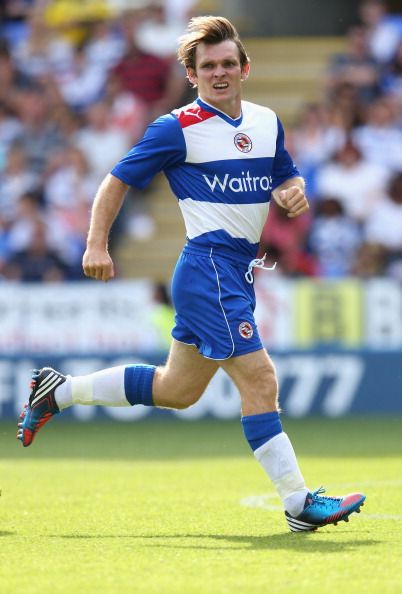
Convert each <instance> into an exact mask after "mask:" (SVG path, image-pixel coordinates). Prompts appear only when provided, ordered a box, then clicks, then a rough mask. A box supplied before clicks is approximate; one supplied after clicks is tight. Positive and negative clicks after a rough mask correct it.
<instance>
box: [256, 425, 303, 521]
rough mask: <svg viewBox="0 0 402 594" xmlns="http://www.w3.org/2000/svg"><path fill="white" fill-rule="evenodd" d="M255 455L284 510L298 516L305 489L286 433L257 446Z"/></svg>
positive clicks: (301, 509)
mask: <svg viewBox="0 0 402 594" xmlns="http://www.w3.org/2000/svg"><path fill="white" fill-rule="evenodd" d="M254 455H255V457H256V458H257V460H258V461H259V462H260V464H261V465H262V467H263V468H264V470H265V472H266V473H267V475H268V476H269V478H270V479H271V481H272V482H273V484H274V486H275V488H276V490H277V492H278V494H279V497H280V498H281V499H282V501H283V504H284V506H285V509H286V511H288V512H289V513H290V515H292V516H298V515H299V514H300V513H301V512H302V511H303V508H304V503H305V500H306V496H307V493H308V492H309V490H308V489H307V487H306V485H305V483H304V479H303V476H302V474H301V472H300V469H299V465H298V464H297V459H296V454H295V452H294V449H293V447H292V444H291V443H290V440H289V437H288V436H287V435H286V433H283V432H282V433H279V434H278V435H275V437H273V438H272V439H270V440H269V441H267V442H266V443H264V444H263V445H262V446H260V447H259V448H257V449H256V450H255V452H254Z"/></svg>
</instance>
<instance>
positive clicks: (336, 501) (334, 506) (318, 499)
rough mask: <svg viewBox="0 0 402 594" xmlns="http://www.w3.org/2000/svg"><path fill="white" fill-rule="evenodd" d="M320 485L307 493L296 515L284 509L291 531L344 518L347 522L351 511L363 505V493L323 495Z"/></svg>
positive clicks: (355, 510) (332, 522)
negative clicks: (302, 506) (337, 495)
mask: <svg viewBox="0 0 402 594" xmlns="http://www.w3.org/2000/svg"><path fill="white" fill-rule="evenodd" d="M321 493H325V489H323V488H322V487H321V488H320V489H318V490H317V491H314V493H308V495H307V497H306V503H305V506H304V509H303V511H302V512H301V514H299V515H298V516H296V517H293V516H291V515H290V514H289V512H287V511H285V517H286V520H287V522H288V524H289V528H290V529H291V531H292V532H303V531H305V530H317V528H319V527H320V526H326V525H327V524H335V526H336V524H337V523H338V522H341V521H342V520H344V521H345V522H349V516H350V514H351V513H353V512H356V513H360V507H361V506H362V505H364V500H365V499H366V496H365V495H362V493H351V494H349V495H344V496H343V497H325V496H321Z"/></svg>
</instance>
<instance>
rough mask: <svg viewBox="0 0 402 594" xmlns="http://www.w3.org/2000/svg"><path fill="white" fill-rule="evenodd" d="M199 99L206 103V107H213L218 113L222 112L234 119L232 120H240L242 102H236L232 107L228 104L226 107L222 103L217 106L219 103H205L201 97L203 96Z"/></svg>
mask: <svg viewBox="0 0 402 594" xmlns="http://www.w3.org/2000/svg"><path fill="white" fill-rule="evenodd" d="M198 97H199V99H200V100H201V101H202V102H203V103H205V104H206V105H209V106H210V107H213V108H214V109H216V110H217V111H221V112H222V113H224V114H225V115H227V116H229V117H230V118H232V120H236V119H237V118H239V117H240V116H241V101H240V100H238V101H236V102H235V103H234V104H231V105H226V104H225V105H224V104H221V103H220V104H217V103H211V102H208V101H205V100H204V99H203V98H202V97H201V95H199V96H198Z"/></svg>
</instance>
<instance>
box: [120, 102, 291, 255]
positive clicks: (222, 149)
mask: <svg viewBox="0 0 402 594" xmlns="http://www.w3.org/2000/svg"><path fill="white" fill-rule="evenodd" d="M241 105H242V113H241V115H240V117H239V118H237V119H232V118H230V117H229V116H227V115H226V114H225V113H223V112H221V111H219V110H217V109H215V108H214V107H212V106H211V105H208V104H206V103H205V102H204V101H202V100H201V99H200V98H198V99H197V100H196V101H195V102H194V103H192V104H190V105H187V106H185V107H182V108H180V109H177V110H175V111H173V112H172V113H171V114H168V115H164V116H162V117H160V118H158V119H157V120H155V122H153V123H152V124H151V125H150V126H149V127H148V129H147V131H146V132H145V135H144V137H143V138H142V140H141V141H140V142H139V143H138V144H136V145H135V146H134V147H133V148H132V149H131V150H130V151H129V152H128V153H127V155H126V156H125V157H123V158H122V159H121V161H120V162H119V163H118V164H117V165H116V167H115V168H114V169H113V170H112V174H113V175H114V176H116V177H117V178H119V179H120V180H121V181H123V182H124V183H126V184H128V185H132V186H135V187H137V188H143V187H145V186H146V185H147V184H148V183H149V182H150V180H151V179H152V178H153V177H154V175H155V174H156V173H158V172H159V171H163V172H164V173H165V175H166V177H167V179H168V181H169V184H170V187H171V189H172V191H173V193H174V194H175V196H176V197H177V199H178V201H179V206H180V209H181V211H182V214H183V217H184V222H185V226H186V233H187V239H188V242H189V244H190V245H193V246H194V247H202V248H205V247H213V248H220V249H224V250H228V251H230V252H233V251H234V252H235V253H237V254H238V255H243V256H244V257H249V258H254V257H255V255H256V253H257V249H258V244H259V240H260V236H261V232H262V228H263V226H264V223H265V220H266V218H267V215H268V209H269V202H270V200H271V191H272V190H273V189H275V188H276V187H277V186H279V185H280V184H282V183H283V182H284V181H286V180H287V179H289V178H291V177H295V176H298V175H300V174H299V172H298V170H297V169H296V167H295V165H294V164H293V162H292V159H291V157H290V155H289V153H288V152H287V151H286V149H285V146H284V132H283V127H282V124H281V122H280V120H279V119H278V117H277V116H276V114H275V113H274V112H273V111H272V110H271V109H268V108H267V107H262V106H260V105H256V104H253V103H249V102H247V101H242V104H241Z"/></svg>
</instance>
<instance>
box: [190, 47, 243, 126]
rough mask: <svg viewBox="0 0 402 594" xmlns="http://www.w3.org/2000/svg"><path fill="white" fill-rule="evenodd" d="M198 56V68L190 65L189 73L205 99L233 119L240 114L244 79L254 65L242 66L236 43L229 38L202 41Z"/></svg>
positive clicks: (196, 56) (196, 61)
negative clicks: (216, 40)
mask: <svg viewBox="0 0 402 594" xmlns="http://www.w3.org/2000/svg"><path fill="white" fill-rule="evenodd" d="M195 58H196V60H195V70H193V69H192V68H189V69H188V71H187V74H188V78H189V80H190V82H191V83H192V84H195V85H197V87H198V94H199V96H200V97H201V99H203V100H204V101H205V102H206V103H209V104H210V105H212V106H213V107H216V109H219V110H220V111H223V112H224V113H226V114H228V115H229V116H230V117H232V118H236V117H238V116H239V115H240V110H241V103H240V101H241V82H242V80H245V79H246V78H247V76H248V73H249V70H250V66H249V64H246V65H244V66H243V68H242V67H241V65H240V56H239V49H238V47H237V45H236V44H235V42H234V41H231V40H229V39H228V40H226V41H222V42H221V43H216V44H206V43H200V44H199V45H197V49H196V55H195Z"/></svg>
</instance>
